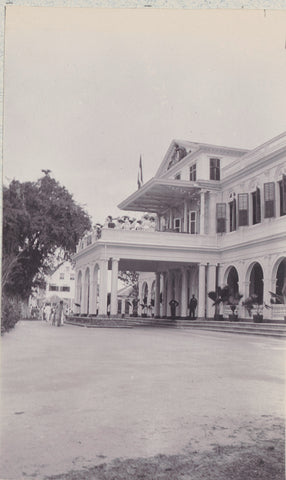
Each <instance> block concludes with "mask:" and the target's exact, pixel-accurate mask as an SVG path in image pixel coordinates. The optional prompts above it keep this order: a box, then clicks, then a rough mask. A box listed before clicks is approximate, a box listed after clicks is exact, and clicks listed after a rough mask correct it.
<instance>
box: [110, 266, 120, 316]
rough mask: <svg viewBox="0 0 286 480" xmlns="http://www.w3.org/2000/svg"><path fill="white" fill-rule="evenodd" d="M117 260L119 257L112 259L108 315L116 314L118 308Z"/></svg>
mask: <svg viewBox="0 0 286 480" xmlns="http://www.w3.org/2000/svg"><path fill="white" fill-rule="evenodd" d="M118 262H119V258H113V259H112V271H111V305H110V315H116V314H117V310H118V301H117V283H118Z"/></svg>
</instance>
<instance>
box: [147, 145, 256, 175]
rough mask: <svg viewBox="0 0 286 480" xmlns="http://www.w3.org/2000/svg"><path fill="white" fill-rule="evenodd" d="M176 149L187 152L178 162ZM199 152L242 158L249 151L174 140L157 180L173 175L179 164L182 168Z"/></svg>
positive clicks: (162, 163) (158, 172)
mask: <svg viewBox="0 0 286 480" xmlns="http://www.w3.org/2000/svg"><path fill="white" fill-rule="evenodd" d="M176 148H177V149H180V148H181V149H184V150H185V156H183V157H182V158H181V159H180V160H178V157H177V159H176ZM199 152H206V153H211V154H213V155H231V156H232V157H238V158H240V157H242V156H243V155H245V154H246V153H248V152H249V150H247V149H244V148H231V147H223V146H221V145H211V144H208V143H198V142H190V141H187V140H176V139H174V140H172V142H171V144H170V146H169V148H168V150H167V152H166V154H165V156H164V158H163V161H162V162H161V165H160V167H159V168H158V170H157V172H156V174H155V178H157V177H162V176H164V177H165V176H166V175H168V173H170V174H171V173H172V170H173V169H174V170H175V169H176V166H178V163H180V166H183V165H185V164H186V163H188V162H189V161H190V160H191V159H192V157H193V156H194V157H195V156H197V154H198V153H199ZM178 156H180V155H178Z"/></svg>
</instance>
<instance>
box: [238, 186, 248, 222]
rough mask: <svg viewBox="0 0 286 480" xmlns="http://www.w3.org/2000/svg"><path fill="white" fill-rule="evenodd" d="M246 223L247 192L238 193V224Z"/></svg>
mask: <svg viewBox="0 0 286 480" xmlns="http://www.w3.org/2000/svg"><path fill="white" fill-rule="evenodd" d="M245 225H248V193H239V194H238V226H239V227H243V226H245Z"/></svg>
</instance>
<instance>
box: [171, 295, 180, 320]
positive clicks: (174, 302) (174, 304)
mask: <svg viewBox="0 0 286 480" xmlns="http://www.w3.org/2000/svg"><path fill="white" fill-rule="evenodd" d="M169 305H170V307H171V317H172V319H173V320H174V319H175V318H176V308H177V306H178V305H179V302H177V300H175V299H174V298H173V299H172V300H171V301H170V302H169Z"/></svg>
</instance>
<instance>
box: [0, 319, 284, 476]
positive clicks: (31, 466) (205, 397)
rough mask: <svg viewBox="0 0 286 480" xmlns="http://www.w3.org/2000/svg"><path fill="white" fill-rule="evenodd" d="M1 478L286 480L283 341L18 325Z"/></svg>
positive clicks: (5, 396)
mask: <svg viewBox="0 0 286 480" xmlns="http://www.w3.org/2000/svg"><path fill="white" fill-rule="evenodd" d="M1 389H2V402H1V416H2V419H1V437H2V443H1V462H0V479H1V480H4V479H5V480H28V479H32V480H34V479H36V480H44V479H45V480H60V479H62V480H63V479H65V480H91V479H94V480H112V479H114V480H121V479H122V480H128V479H132V480H139V479H146V480H151V479H152V480H157V479H159V480H160V479H163V480H167V479H168V480H169V479H170V480H180V479H184V480H256V479H261V480H282V479H283V480H284V478H285V477H284V416H285V344H284V341H283V340H282V339H274V338H259V337H255V336H250V335H245V336H242V335H241V336H240V335H233V334H225V333H218V332H199V331H195V332H193V331H189V330H188V331H186V330H180V331H174V330H170V329H133V330H132V329H127V330H126V329H123V330H121V329H86V328H78V327H73V326H69V325H65V326H64V327H63V328H56V327H52V326H50V325H47V324H46V323H44V322H21V323H20V324H19V325H17V326H16V329H15V330H14V331H12V332H10V333H9V334H8V335H7V336H6V335H5V336H4V337H3V339H2V386H1Z"/></svg>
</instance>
